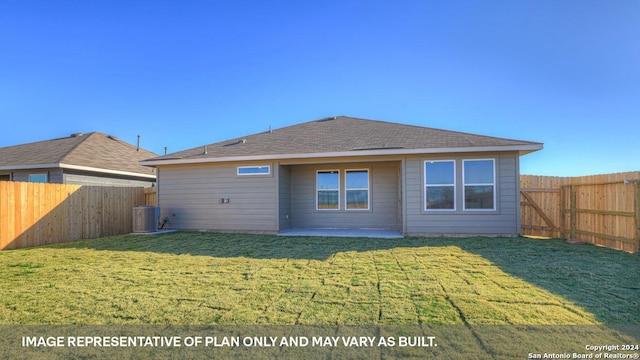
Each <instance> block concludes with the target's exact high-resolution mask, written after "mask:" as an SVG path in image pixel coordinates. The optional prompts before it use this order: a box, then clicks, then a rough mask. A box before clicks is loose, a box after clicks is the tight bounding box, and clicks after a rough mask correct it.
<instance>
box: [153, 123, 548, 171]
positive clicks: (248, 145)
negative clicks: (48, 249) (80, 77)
mask: <svg viewBox="0 0 640 360" xmlns="http://www.w3.org/2000/svg"><path fill="white" fill-rule="evenodd" d="M479 148H498V149H500V148H504V149H505V151H507V150H509V149H511V150H520V151H525V152H530V151H535V150H538V149H540V148H542V144H540V143H535V142H529V141H522V140H512V139H504V138H497V137H491V136H483V135H475V134H468V133H462V132H456V131H448V130H441V129H434V128H428V127H421V126H415V125H405V124H398V123H392V122H386V121H378V120H366V119H359V118H353V117H347V116H336V117H331V118H326V119H320V120H314V121H309V122H305V123H301V124H297V125H292V126H288V127H284V128H280V129H275V130H273V131H266V132H262V133H257V134H253V135H248V136H245V137H241V138H236V139H231V140H227V141H222V142H217V143H213V144H208V145H204V146H200V147H197V148H193V149H189V150H185V151H180V152H176V153H172V154H169V155H165V156H161V157H158V158H155V159H150V161H148V162H146V163H148V164H153V162H156V161H162V160H174V161H175V160H181V161H182V162H188V161H189V160H194V161H195V160H198V159H200V161H207V160H209V161H221V160H220V159H227V158H242V157H256V156H270V157H269V158H277V157H278V156H281V157H286V156H288V155H292V154H296V155H300V156H304V155H305V154H307V155H310V156H316V155H318V154H331V155H330V156H336V154H345V156H346V154H349V155H357V154H362V155H369V154H371V153H373V152H375V153H380V154H385V153H388V154H394V153H418V152H421V151H425V150H427V149H431V150H433V149H442V150H447V149H461V150H464V149H479ZM519 148H521V149H519ZM529 148H530V149H529ZM527 149H529V150H527ZM318 156H319V155H318Z"/></svg>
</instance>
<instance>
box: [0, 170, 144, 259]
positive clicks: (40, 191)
mask: <svg viewBox="0 0 640 360" xmlns="http://www.w3.org/2000/svg"><path fill="white" fill-rule="evenodd" d="M142 205H145V191H144V188H141V187H140V188H118V187H106V186H79V185H61V184H37V183H20V182H5V181H0V250H1V249H14V248H22V247H30V246H38V245H45V244H52V243H58V242H66V241H73V240H80V239H92V238H97V237H101V236H108V235H117V234H124V233H129V232H131V230H132V227H133V224H132V209H133V208H134V207H136V206H142Z"/></svg>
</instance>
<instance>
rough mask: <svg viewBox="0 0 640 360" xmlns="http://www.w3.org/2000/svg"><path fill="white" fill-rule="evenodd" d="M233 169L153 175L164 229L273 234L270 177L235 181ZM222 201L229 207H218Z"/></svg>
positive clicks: (167, 170)
mask: <svg viewBox="0 0 640 360" xmlns="http://www.w3.org/2000/svg"><path fill="white" fill-rule="evenodd" d="M238 165H265V164H262V163H257V164H256V163H250V164H231V163H227V164H211V165H185V166H163V167H161V168H160V170H159V174H161V176H160V182H159V184H158V189H159V194H158V206H159V207H160V209H161V214H162V215H161V216H162V217H163V218H164V217H167V218H168V228H170V229H185V230H217V231H264V232H276V231H277V230H278V229H277V221H278V218H277V217H278V212H277V205H278V199H277V198H276V193H277V191H276V186H277V185H276V178H277V177H276V176H275V172H274V169H273V164H268V165H271V166H272V168H271V174H270V175H260V176H238V175H236V169H237V166H238ZM223 198H227V199H229V203H221V202H220V199H223Z"/></svg>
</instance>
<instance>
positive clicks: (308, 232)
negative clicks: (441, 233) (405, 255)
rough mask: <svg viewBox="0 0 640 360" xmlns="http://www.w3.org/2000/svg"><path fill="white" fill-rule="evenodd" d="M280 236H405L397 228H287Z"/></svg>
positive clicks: (392, 237) (394, 237)
mask: <svg viewBox="0 0 640 360" xmlns="http://www.w3.org/2000/svg"><path fill="white" fill-rule="evenodd" d="M278 235H280V236H331V237H366V238H387V239H398V238H403V237H404V236H402V234H401V233H400V232H399V231H396V230H385V229H320V228H317V229H286V230H283V231H280V232H279V233H278Z"/></svg>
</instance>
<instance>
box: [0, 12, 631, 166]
mask: <svg viewBox="0 0 640 360" xmlns="http://www.w3.org/2000/svg"><path fill="white" fill-rule="evenodd" d="M334 115H348V116H354V117H362V118H370V119H378V120H387V121H394V122H400V123H407V124H415V125H421V126H429V127H436V128H443V129H449V130H457V131H464V132H471V133H478V134H484V135H491V136H498V137H507V138H516V139H522V140H530V141H539V142H543V143H544V144H545V149H544V150H542V151H539V152H537V153H533V154H529V155H526V156H524V157H522V158H521V172H522V173H525V174H540V175H558V176H574V175H575V176H579V175H587V174H597V173H609V172H619V171H636V170H640V145H639V141H638V140H639V138H640V1H637V0H618V1H589V0H575V1H570V0H567V1H556V0H552V1H545V0H535V1H534V0H531V1H527V0H523V1H511V0H509V1H497V0H496V1H427V0H420V1H410V0H407V1H388V0H385V1H371V0H369V1H345V0H342V1H332V0H323V1H278V0H272V1H157V0H156V1H99V0H98V1H30V0H18V1H14V0H4V1H2V2H0V121H1V122H2V124H3V125H2V129H3V130H2V132H1V133H0V147H3V146H10V145H15V144H19V143H26V142H33V141H39V140H45V139H50V138H56V137H63V136H67V135H69V134H71V133H75V132H91V131H101V132H105V133H108V134H112V135H115V136H118V137H119V138H121V139H122V140H125V141H128V142H130V143H134V144H135V142H136V139H137V138H136V136H137V135H138V134H140V135H141V137H142V147H144V148H146V149H148V150H151V151H154V152H156V153H159V154H161V153H163V152H164V147H165V146H167V147H168V149H169V152H174V151H179V150H184V149H187V148H192V147H196V146H200V145H203V144H206V143H212V142H216V141H221V140H225V139H230V138H234V137H239V136H243V135H247V134H252V133H256V132H261V131H264V130H267V129H268V127H269V125H271V126H273V128H278V127H283V126H288V125H292V124H295V123H300V122H304V121H308V120H313V119H318V118H322V117H327V116H334Z"/></svg>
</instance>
